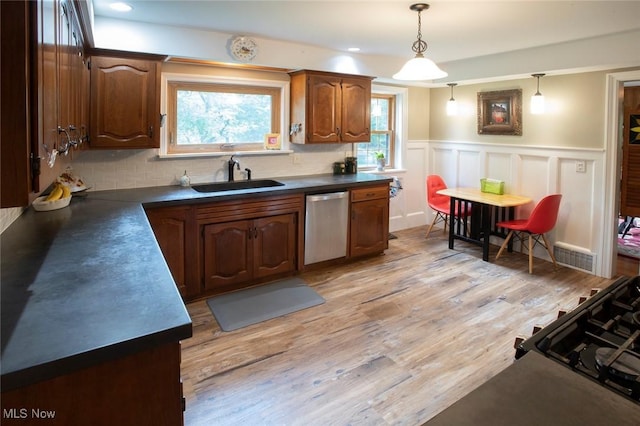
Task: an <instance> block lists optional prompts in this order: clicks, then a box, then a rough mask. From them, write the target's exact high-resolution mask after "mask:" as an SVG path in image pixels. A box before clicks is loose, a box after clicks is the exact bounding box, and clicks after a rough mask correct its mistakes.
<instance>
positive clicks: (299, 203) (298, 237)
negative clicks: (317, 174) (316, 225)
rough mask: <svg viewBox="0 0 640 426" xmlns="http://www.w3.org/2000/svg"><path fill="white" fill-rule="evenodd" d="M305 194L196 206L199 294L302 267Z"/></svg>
mask: <svg viewBox="0 0 640 426" xmlns="http://www.w3.org/2000/svg"><path fill="white" fill-rule="evenodd" d="M303 215H304V194H302V193H298V194H290V195H278V196H263V197H248V198H245V199H238V200H229V201H220V202H215V203H210V204H204V205H201V206H197V207H196V208H195V220H196V223H197V225H196V226H197V228H198V229H199V231H198V234H199V238H200V239H199V244H198V246H199V249H198V256H197V258H196V260H197V262H198V263H197V265H195V264H194V265H193V268H194V270H197V271H200V273H201V283H202V289H201V293H200V295H199V297H205V296H210V295H214V294H220V293H225V292H228V291H233V290H238V289H241V288H244V287H249V286H252V285H256V284H258V283H260V282H265V281H269V280H271V279H276V278H279V277H284V276H287V275H292V274H295V273H296V272H298V271H300V270H302V267H303V264H302V259H303V255H302V250H303V248H304V247H303V246H304V220H303V219H302V218H303Z"/></svg>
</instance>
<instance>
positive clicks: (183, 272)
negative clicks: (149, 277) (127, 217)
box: [147, 183, 389, 301]
mask: <svg viewBox="0 0 640 426" xmlns="http://www.w3.org/2000/svg"><path fill="white" fill-rule="evenodd" d="M350 193H351V206H350V220H349V250H348V253H347V258H354V257H360V256H366V255H372V254H377V253H382V252H383V251H384V250H386V249H387V248H388V247H389V243H388V236H389V187H388V184H387V183H384V184H378V185H375V186H373V185H372V186H366V187H364V188H361V187H358V188H355V189H351V190H350ZM304 200H305V196H304V193H297V194H290V195H278V196H261V197H256V196H248V197H247V198H240V199H235V200H226V201H216V202H211V203H205V204H197V205H186V206H170V207H159V208H150V209H147V216H148V218H149V222H150V223H151V226H152V227H153V231H154V233H155V236H156V238H157V239H158V244H159V246H160V248H161V249H162V253H163V255H164V257H165V260H166V261H167V264H168V265H169V269H170V270H171V273H172V275H173V279H174V280H175V282H176V285H177V286H178V288H179V289H180V293H181V294H182V297H183V298H184V300H186V301H191V300H196V299H200V298H203V297H208V296H212V295H215V294H220V293H225V292H229V291H234V290H238V289H241V288H244V287H249V286H252V285H256V284H259V283H260V282H266V281H269V280H271V279H276V278H279V277H284V276H287V275H292V274H295V273H297V272H299V271H301V270H302V269H303V268H304V265H303V259H304Z"/></svg>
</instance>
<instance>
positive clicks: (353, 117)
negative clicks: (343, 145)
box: [341, 79, 371, 142]
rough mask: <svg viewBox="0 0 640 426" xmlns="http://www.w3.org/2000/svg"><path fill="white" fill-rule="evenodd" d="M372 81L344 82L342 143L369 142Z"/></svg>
mask: <svg viewBox="0 0 640 426" xmlns="http://www.w3.org/2000/svg"><path fill="white" fill-rule="evenodd" d="M370 111H371V81H369V80H347V79H345V80H344V81H343V82H342V132H341V136H342V142H369V141H370V140H371V136H370V132H369V127H370V122H371V113H370Z"/></svg>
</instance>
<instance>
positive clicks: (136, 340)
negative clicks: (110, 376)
mask: <svg viewBox="0 0 640 426" xmlns="http://www.w3.org/2000/svg"><path fill="white" fill-rule="evenodd" d="M277 180H278V181H281V182H283V183H285V185H284V186H279V187H274V188H263V189H255V190H239V191H225V192H219V193H209V194H206V193H198V192H196V191H194V190H193V189H191V188H181V187H178V186H166V187H152V188H139V189H125V190H112V191H94V192H87V193H86V196H83V197H79V196H78V197H76V196H74V197H73V198H72V200H71V203H70V205H69V207H66V208H63V209H61V210H56V211H51V212H36V211H34V210H33V209H32V208H29V209H27V211H25V212H24V213H23V214H22V215H21V216H20V217H19V218H18V219H17V220H16V221H15V222H14V223H12V224H11V226H9V228H8V229H7V230H5V231H4V232H3V233H2V235H1V238H0V241H1V250H2V257H1V266H0V267H1V271H0V272H1V275H0V299H1V300H0V301H1V305H0V313H1V328H2V329H1V331H2V335H1V337H2V363H1V371H2V383H1V386H2V390H3V391H8V390H11V389H15V388H19V387H23V386H27V385H30V384H33V383H36V382H38V381H41V380H46V379H50V378H53V377H57V376H60V375H64V374H67V373H70V372H72V371H76V370H79V369H81V368H85V367H89V366H92V365H96V364H99V363H101V362H104V361H108V360H112V359H115V358H119V357H122V356H126V355H129V354H132V353H135V352H138V351H141V350H144V349H146V348H150V347H153V346H158V345H161V344H165V343H170V342H175V341H179V340H183V339H186V338H188V337H190V336H191V333H192V331H191V319H190V318H189V315H188V313H187V310H186V308H185V305H184V303H183V301H182V299H181V297H180V294H179V292H178V290H177V288H176V286H175V283H174V281H173V278H172V277H171V274H170V272H169V269H168V267H167V265H166V263H165V261H164V258H163V256H162V253H161V251H160V248H159V247H158V244H157V242H156V240H155V238H154V235H153V231H152V229H151V226H150V225H149V222H148V220H147V217H146V215H145V213H144V207H159V206H168V205H179V204H193V203H200V202H211V201H215V200H223V199H233V198H241V197H242V198H246V197H247V196H260V195H273V194H282V193H287V192H292V191H294V192H305V193H318V192H326V191H334V190H339V189H344V188H345V187H354V186H361V185H367V184H373V183H383V182H390V181H391V179H390V178H389V177H386V176H378V175H373V174H364V173H359V174H357V175H340V176H334V175H316V176H308V177H304V176H303V177H291V178H277Z"/></svg>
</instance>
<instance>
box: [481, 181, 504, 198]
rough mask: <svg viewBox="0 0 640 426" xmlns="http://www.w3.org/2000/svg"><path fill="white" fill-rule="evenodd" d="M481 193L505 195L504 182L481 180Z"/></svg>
mask: <svg viewBox="0 0 640 426" xmlns="http://www.w3.org/2000/svg"><path fill="white" fill-rule="evenodd" d="M480 191H482V192H488V193H489V194H498V195H502V194H504V181H502V180H497V179H488V178H482V179H480Z"/></svg>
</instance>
